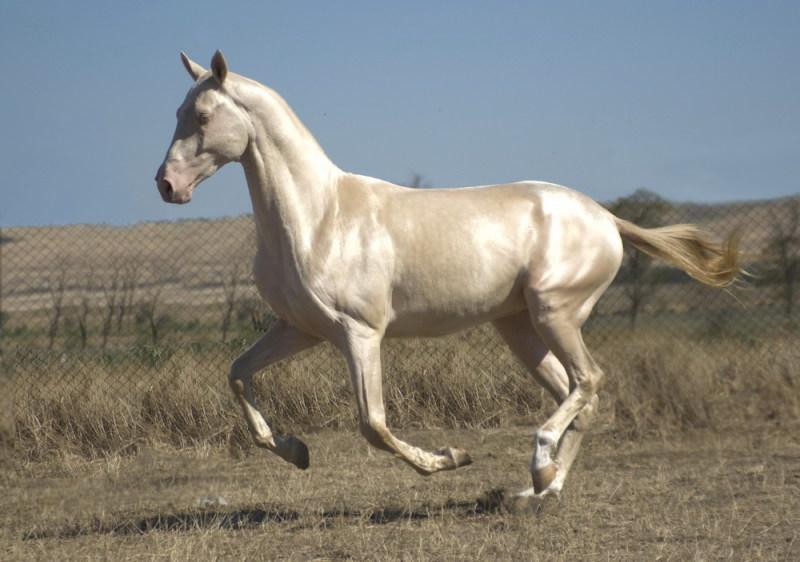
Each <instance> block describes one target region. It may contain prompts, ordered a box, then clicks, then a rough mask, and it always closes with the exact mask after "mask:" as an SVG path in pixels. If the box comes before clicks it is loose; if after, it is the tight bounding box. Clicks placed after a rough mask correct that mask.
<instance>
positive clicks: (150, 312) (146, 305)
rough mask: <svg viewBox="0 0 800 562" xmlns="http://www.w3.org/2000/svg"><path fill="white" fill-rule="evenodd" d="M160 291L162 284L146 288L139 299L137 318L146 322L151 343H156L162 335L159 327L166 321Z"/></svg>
mask: <svg viewBox="0 0 800 562" xmlns="http://www.w3.org/2000/svg"><path fill="white" fill-rule="evenodd" d="M161 291H162V286H161V285H155V286H153V287H151V288H150V289H148V290H147V291H146V292H145V294H144V295H143V297H142V299H141V300H140V301H139V319H140V320H141V321H144V322H146V323H147V327H148V330H149V334H150V341H151V343H152V344H153V345H158V342H159V341H160V338H161V336H162V333H161V329H162V328H163V327H164V324H166V321H167V316H166V314H164V311H163V303H162V301H161Z"/></svg>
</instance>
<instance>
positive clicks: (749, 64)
mask: <svg viewBox="0 0 800 562" xmlns="http://www.w3.org/2000/svg"><path fill="white" fill-rule="evenodd" d="M798 29H800V2H783V3H781V2H768V1H760V2H738V1H733V0H731V1H725V2H689V1H686V2H595V3H586V2H496V1H495V2H472V1H459V2H444V1H443V2H416V1H408V0H407V1H404V2H378V1H373V2H347V1H342V2H303V1H298V2H288V1H284V2H269V1H261V2H257V1H253V2H240V1H227V0H226V2H218V1H215V2H206V1H203V0H195V1H193V2H184V3H181V2H158V3H157V2H81V1H77V0H73V1H69V2H68V1H64V2H59V1H52V2H37V1H17V0H4V1H3V2H2V4H1V5H0V47H2V57H0V69H2V73H3V79H2V80H0V101H1V102H2V103H0V112H1V113H0V118H1V121H0V123H2V125H1V126H0V159H2V160H1V161H0V163H1V164H2V168H1V169H2V176H1V177H0V225H3V226H15V225H34V224H69V223H85V222H103V223H114V224H126V223H134V222H138V221H141V220H150V219H178V218H192V217H211V216H221V215H232V214H240V213H244V212H248V211H249V200H248V197H247V190H246V187H245V185H244V176H243V173H242V171H241V168H240V167H238V166H237V165H235V164H231V165H229V166H227V167H226V168H224V169H223V170H221V171H220V172H219V173H218V174H217V175H216V176H215V177H213V178H211V179H210V180H207V181H206V182H205V183H204V184H202V185H201V186H200V187H199V188H198V191H197V192H196V194H195V197H194V199H193V201H192V203H191V204H189V205H186V206H172V205H166V204H164V203H163V202H161V199H160V197H159V196H158V193H157V191H156V188H155V184H154V182H153V176H154V174H155V171H156V168H157V167H158V165H159V163H160V162H161V160H162V158H163V155H164V152H165V150H166V148H167V145H168V143H169V140H170V138H171V135H172V130H173V127H174V122H175V117H174V115H175V109H176V108H177V106H178V105H179V103H180V101H181V100H182V99H183V96H184V95H185V93H186V91H187V89H188V88H189V86H190V81H189V78H188V76H187V74H186V73H185V71H184V70H183V67H182V66H181V64H180V61H179V58H178V53H179V51H181V50H185V51H186V52H187V53H188V54H189V55H190V56H191V57H192V58H194V59H195V60H197V61H198V62H200V63H202V64H204V65H207V64H208V61H209V60H210V57H211V55H212V54H213V52H214V50H215V49H217V48H221V49H222V50H223V51H224V52H225V55H226V57H227V59H228V62H229V65H230V67H231V68H232V69H233V70H234V71H237V72H239V73H242V74H245V75H248V76H250V77H252V78H255V79H257V80H259V81H261V82H263V83H265V84H268V85H270V86H271V87H273V88H275V89H276V90H278V91H279V92H281V93H282V94H283V96H284V97H285V98H286V99H287V101H288V102H289V103H290V105H292V106H293V107H294V109H295V110H296V112H297V113H298V114H299V116H300V118H301V119H302V120H303V121H304V122H305V123H306V125H307V126H308V127H309V129H310V130H311V131H312V132H313V133H314V134H315V135H316V137H317V138H318V140H319V141H320V143H321V144H322V146H323V147H324V148H325V149H326V151H327V152H328V154H329V156H330V157H331V158H332V159H333V161H334V162H336V163H337V164H338V165H339V166H340V167H341V168H343V169H345V170H348V171H354V172H359V173H364V174H368V175H373V176H377V177H382V178H385V179H389V180H391V181H396V182H401V183H402V182H405V181H408V180H409V179H410V178H411V176H412V175H413V174H414V173H419V174H422V175H424V176H425V178H426V180H427V181H428V182H430V183H432V184H433V185H436V186H460V185H475V184H485V183H497V182H506V181H512V180H517V179H541V180H548V181H553V182H556V183H561V184H564V185H568V186H571V187H574V188H577V189H579V190H581V191H584V192H586V193H588V194H589V195H591V196H593V197H594V198H596V199H599V200H610V199H613V198H615V197H618V196H621V195H625V194H629V193H631V192H633V191H634V190H635V189H636V188H638V187H647V188H648V189H651V190H653V191H656V192H658V193H660V194H662V195H663V196H666V197H668V198H671V199H675V200H690V201H727V200H740V199H758V198H769V197H777V196H782V195H788V194H792V193H797V192H799V191H800V182H798V177H800V102H799V101H798V100H800V72H798V70H797V69H798V66H797V65H798V60H800V33H798Z"/></svg>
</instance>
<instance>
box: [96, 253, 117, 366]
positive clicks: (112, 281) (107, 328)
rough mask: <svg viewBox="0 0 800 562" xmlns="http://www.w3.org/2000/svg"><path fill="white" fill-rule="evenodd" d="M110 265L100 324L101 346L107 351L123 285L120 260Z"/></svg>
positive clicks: (105, 281)
mask: <svg viewBox="0 0 800 562" xmlns="http://www.w3.org/2000/svg"><path fill="white" fill-rule="evenodd" d="M110 267H111V270H110V272H109V274H108V277H107V278H106V279H104V281H103V285H102V290H103V306H104V308H105V311H104V313H103V323H102V325H101V326H100V337H101V344H100V347H101V349H102V350H103V351H105V349H106V345H107V344H108V336H109V334H110V333H111V326H112V322H113V320H114V312H115V311H116V310H117V300H118V299H119V293H120V285H121V283H120V264H119V262H118V261H116V260H115V261H114V262H112V263H111V265H110Z"/></svg>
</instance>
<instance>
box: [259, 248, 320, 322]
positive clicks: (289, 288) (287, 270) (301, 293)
mask: <svg viewBox="0 0 800 562" xmlns="http://www.w3.org/2000/svg"><path fill="white" fill-rule="evenodd" d="M270 258H271V256H269V255H267V254H266V253H263V252H261V251H259V252H257V253H256V257H255V260H254V262H253V278H254V279H255V282H256V288H257V289H258V292H259V294H260V295H261V298H262V299H264V301H265V302H266V303H267V304H268V305H269V307H270V308H271V309H272V311H273V312H274V313H275V314H276V315H277V316H279V317H280V318H283V319H284V320H286V321H288V322H289V323H291V324H292V325H293V326H295V327H297V328H300V329H302V330H304V331H306V332H308V333H311V334H314V335H320V336H322V335H323V334H325V333H326V332H327V331H328V330H327V328H328V326H329V325H330V324H331V320H330V314H328V313H327V311H326V310H325V307H324V306H323V305H322V304H321V303H320V301H319V299H317V298H315V297H314V295H312V294H311V292H310V291H309V290H308V288H307V286H306V284H304V283H303V282H302V278H301V275H300V273H299V272H298V271H297V270H296V269H295V268H292V267H287V266H286V265H285V264H283V265H272V262H273V260H271V259H270Z"/></svg>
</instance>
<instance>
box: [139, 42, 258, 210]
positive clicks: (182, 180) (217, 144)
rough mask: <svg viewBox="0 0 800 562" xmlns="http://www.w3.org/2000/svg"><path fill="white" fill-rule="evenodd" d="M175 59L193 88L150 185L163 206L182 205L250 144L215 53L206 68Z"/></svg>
mask: <svg viewBox="0 0 800 562" xmlns="http://www.w3.org/2000/svg"><path fill="white" fill-rule="evenodd" d="M181 60H182V61H183V65H184V67H186V70H187V71H188V72H189V75H190V76H191V77H192V79H193V80H194V85H193V86H192V88H191V89H190V90H189V93H188V94H186V98H185V99H184V100H183V103H182V104H181V106H180V107H179V108H178V111H177V119H178V123H177V125H176V126H175V134H174V135H173V137H172V143H171V144H170V146H169V149H168V150H167V154H166V156H165V157H164V162H163V163H162V164H161V166H160V167H159V168H158V172H157V173H156V178H155V179H156V185H157V186H158V191H159V192H160V193H161V197H162V198H163V199H164V201H166V202H167V203H188V202H189V201H190V200H191V198H192V191H193V190H194V188H195V187H197V185H198V184H199V183H200V182H202V181H203V180H204V179H206V178H208V177H211V176H212V175H213V174H214V173H215V172H216V171H217V170H218V169H219V168H221V167H222V166H224V165H225V164H227V163H228V162H232V161H238V160H239V159H240V158H241V157H242V155H243V154H244V151H245V150H246V148H247V145H248V143H249V142H250V128H251V127H250V126H249V120H248V119H247V115H246V112H245V111H243V110H242V109H241V107H240V106H239V105H237V103H236V102H235V100H234V98H233V97H232V96H231V91H232V84H231V82H232V78H231V76H229V74H228V63H227V62H226V61H225V57H224V56H223V54H222V53H221V52H220V51H217V52H216V53H214V56H213V58H212V59H211V69H210V70H206V69H204V68H203V67H202V66H200V65H199V64H197V63H196V62H194V61H193V60H191V59H190V58H189V57H187V56H186V54H184V53H181Z"/></svg>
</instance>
